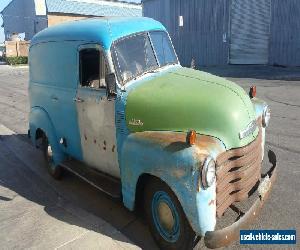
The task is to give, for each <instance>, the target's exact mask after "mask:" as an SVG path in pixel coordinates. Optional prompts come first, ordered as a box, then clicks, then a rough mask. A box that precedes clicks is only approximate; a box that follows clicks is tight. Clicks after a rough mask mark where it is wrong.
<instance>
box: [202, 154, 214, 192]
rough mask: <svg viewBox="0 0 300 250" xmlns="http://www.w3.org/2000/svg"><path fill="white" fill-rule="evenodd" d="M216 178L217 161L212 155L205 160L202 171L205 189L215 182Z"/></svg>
mask: <svg viewBox="0 0 300 250" xmlns="http://www.w3.org/2000/svg"><path fill="white" fill-rule="evenodd" d="M215 180H216V163H215V161H214V160H213V159H212V158H211V157H207V158H206V160H205V161H204V164H203V167H202V173H201V181H202V186H203V187H204V189H206V188H208V187H210V186H211V185H212V184H214V182H215Z"/></svg>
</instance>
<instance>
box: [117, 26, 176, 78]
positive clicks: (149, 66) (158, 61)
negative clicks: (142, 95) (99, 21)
mask: <svg viewBox="0 0 300 250" xmlns="http://www.w3.org/2000/svg"><path fill="white" fill-rule="evenodd" d="M113 57H114V62H115V66H116V71H117V75H118V79H119V81H120V83H123V84H124V83H126V82H127V81H129V80H131V79H133V78H136V77H138V76H140V75H143V74H145V73H147V72H149V71H151V70H154V69H157V68H159V67H163V66H165V65H168V64H175V63H178V61H177V57H176V54H175V51H174V49H173V46H172V44H171V41H170V38H169V36H168V34H167V33H166V32H164V31H152V32H148V33H139V34H135V35H133V36H129V37H125V38H123V39H121V40H118V41H117V42H116V43H115V44H114V53H113Z"/></svg>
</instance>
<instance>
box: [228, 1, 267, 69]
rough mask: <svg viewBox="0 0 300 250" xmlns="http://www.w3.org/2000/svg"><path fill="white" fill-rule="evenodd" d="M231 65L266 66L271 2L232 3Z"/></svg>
mask: <svg viewBox="0 0 300 250" xmlns="http://www.w3.org/2000/svg"><path fill="white" fill-rule="evenodd" d="M230 18H231V36H230V56H229V58H230V63H231V64H267V63H268V56H269V36H270V22H271V0H232V1H231V14H230Z"/></svg>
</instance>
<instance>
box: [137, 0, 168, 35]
mask: <svg viewBox="0 0 300 250" xmlns="http://www.w3.org/2000/svg"><path fill="white" fill-rule="evenodd" d="M142 4H143V16H145V17H151V18H153V19H155V20H157V21H160V22H161V23H162V24H163V25H164V26H165V27H166V28H167V30H168V31H170V29H171V21H172V19H171V18H170V0H147V1H144V2H143V3H142Z"/></svg>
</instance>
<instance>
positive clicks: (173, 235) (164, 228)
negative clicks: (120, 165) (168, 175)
mask: <svg viewBox="0 0 300 250" xmlns="http://www.w3.org/2000/svg"><path fill="white" fill-rule="evenodd" d="M144 198H145V200H144V204H145V212H146V218H147V221H148V224H149V227H150V231H151V233H152V235H153V237H154V239H155V241H156V242H157V244H158V245H159V247H160V248H161V249H172V250H175V249H176V250H177V249H192V248H193V247H194V244H195V241H196V237H195V232H194V231H193V229H192V228H191V226H190V224H189V222H188V220H187V219H186V216H185V213H184V212H183V209H182V207H181V205H180V203H179V201H178V199H177V197H176V196H175V194H174V193H173V192H172V190H171V189H170V188H169V187H168V186H167V185H166V184H165V183H163V182H162V181H160V180H159V179H156V178H155V179H151V180H150V182H149V183H148V184H147V186H146V187H145V196H144Z"/></svg>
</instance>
